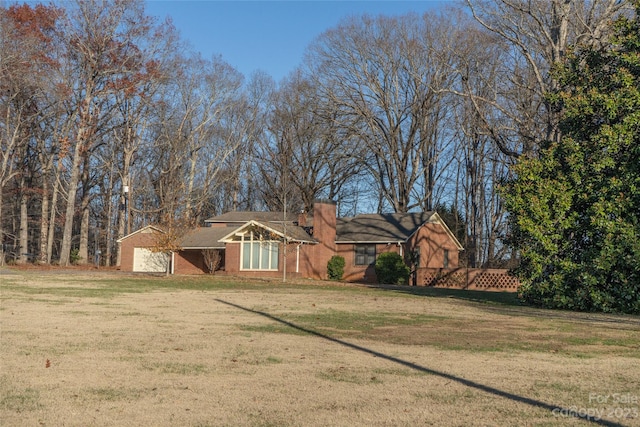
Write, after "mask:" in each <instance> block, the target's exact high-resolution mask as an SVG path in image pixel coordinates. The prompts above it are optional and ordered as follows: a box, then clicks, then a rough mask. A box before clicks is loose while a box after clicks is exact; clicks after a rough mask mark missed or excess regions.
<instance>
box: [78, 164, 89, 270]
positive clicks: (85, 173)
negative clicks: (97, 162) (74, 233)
mask: <svg viewBox="0 0 640 427" xmlns="http://www.w3.org/2000/svg"><path fill="white" fill-rule="evenodd" d="M89 179H90V177H89V156H85V157H84V164H83V166H82V201H81V202H80V213H81V220H80V242H79V245H78V264H81V265H85V264H87V263H88V262H89V202H90V201H91V196H90V191H89V187H90V183H89Z"/></svg>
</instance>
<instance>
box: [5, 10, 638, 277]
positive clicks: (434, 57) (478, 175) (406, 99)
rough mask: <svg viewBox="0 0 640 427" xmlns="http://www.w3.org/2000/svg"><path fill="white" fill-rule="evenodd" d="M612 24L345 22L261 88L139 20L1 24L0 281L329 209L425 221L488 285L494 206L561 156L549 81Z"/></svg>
mask: <svg viewBox="0 0 640 427" xmlns="http://www.w3.org/2000/svg"><path fill="white" fill-rule="evenodd" d="M623 13H627V14H630V13H632V11H631V9H630V7H629V4H628V3H627V2H625V1H619V0H581V1H579V0H527V1H525V0H498V1H494V0H491V1H489V0H466V2H465V3H464V4H461V8H460V9H456V8H452V7H447V8H442V9H440V10H437V11H434V12H429V13H426V14H423V15H418V14H408V15H404V16H393V17H389V16H354V17H351V18H348V19H345V20H344V21H342V22H341V23H340V24H339V25H338V26H336V27H335V28H330V29H327V31H326V32H325V33H323V34H321V35H319V37H318V38H317V39H316V40H315V41H314V42H313V43H312V44H311V45H310V46H309V47H308V50H307V53H306V57H305V60H304V61H303V63H302V64H300V66H299V68H298V69H296V70H294V71H292V73H291V74H290V75H289V76H288V77H287V78H285V79H284V80H283V81H281V82H275V81H274V80H273V79H272V78H271V77H270V76H268V75H266V74H264V73H256V74H254V75H251V76H243V75H242V74H240V73H239V72H238V71H237V70H235V69H234V68H233V67H232V66H230V65H229V64H227V63H226V62H225V61H224V59H223V58H220V57H213V58H202V57H201V56H200V55H199V54H197V53H195V52H192V51H190V49H189V48H188V47H187V46H186V45H185V44H184V43H183V41H182V40H180V38H179V36H178V35H177V33H176V31H175V29H174V28H173V27H172V26H171V24H170V22H161V21H159V20H158V19H155V18H153V17H150V16H148V15H147V14H146V13H145V10H144V3H143V2H141V1H138V0H117V1H116V0H113V1H106V2H103V1H94V0H88V1H84V0H83V1H79V0H78V1H75V2H70V3H63V4H57V5H48V6H45V5H31V4H26V5H17V4H16V5H12V6H9V7H3V8H1V9H0V98H1V99H0V142H1V144H2V151H1V153H0V166H1V169H0V236H1V237H2V247H1V248H0V251H1V252H0V262H5V261H7V260H9V261H12V262H18V263H25V262H30V261H33V262H40V263H52V262H56V263H60V264H64V265H66V264H68V263H70V262H71V261H72V258H73V261H74V262H80V263H87V262H99V263H101V264H106V265H114V264H118V263H119V261H120V254H119V253H118V245H116V243H115V242H116V240H117V239H118V238H120V237H123V236H124V235H126V234H128V233H129V232H132V231H135V230H137V229H139V228H140V227H142V226H144V225H148V224H158V225H161V226H163V227H164V228H165V229H168V230H172V229H179V228H180V227H178V225H179V224H194V225H195V224H201V223H202V221H203V220H204V219H206V218H207V217H209V216H211V215H216V214H220V213H223V212H226V211H229V210H263V209H272V210H282V209H287V210H288V211H300V210H309V209H311V207H312V204H313V200H314V199H316V198H329V199H334V200H336V201H337V203H338V211H339V214H340V215H347V216H348V215H353V214H356V213H360V212H408V211H415V210H438V211H439V212H441V214H442V215H443V216H444V217H446V218H448V220H449V221H450V222H451V224H450V225H451V226H452V228H454V229H456V230H457V232H458V233H459V234H458V235H459V237H460V239H461V240H463V241H464V243H465V246H466V248H467V251H466V252H465V253H466V254H467V256H466V259H467V260H468V262H469V264H470V265H500V264H502V263H504V262H505V260H507V259H509V258H510V257H511V254H508V253H506V250H505V247H504V245H503V244H502V238H503V237H504V235H505V234H506V232H507V230H506V229H505V223H506V221H505V218H504V215H505V214H504V210H503V208H502V205H501V200H500V198H499V197H498V195H497V193H496V187H497V185H498V184H499V183H500V181H501V180H502V179H504V178H505V177H508V176H509V174H510V165H511V164H512V163H513V161H514V159H515V158H517V157H518V156H522V155H526V156H535V155H537V150H538V147H539V144H540V142H541V141H543V140H548V139H554V138H559V137H560V135H559V130H558V128H557V120H558V113H559V112H557V111H554V110H553V109H552V108H551V107H550V105H549V104H548V102H547V94H548V93H549V92H550V91H553V90H555V89H556V88H557V82H556V81H554V79H553V76H552V74H551V72H550V71H551V69H552V67H553V66H554V64H556V63H558V62H562V61H563V60H564V59H565V58H566V56H567V53H568V52H569V51H570V49H571V47H572V46H573V45H575V44H591V45H593V46H602V45H603V44H604V43H606V40H607V35H608V34H609V32H610V31H611V24H612V21H613V20H614V19H615V17H616V16H618V15H619V14H623ZM174 237H175V240H176V241H177V240H179V236H174ZM211 261H212V262H213V261H214V260H211Z"/></svg>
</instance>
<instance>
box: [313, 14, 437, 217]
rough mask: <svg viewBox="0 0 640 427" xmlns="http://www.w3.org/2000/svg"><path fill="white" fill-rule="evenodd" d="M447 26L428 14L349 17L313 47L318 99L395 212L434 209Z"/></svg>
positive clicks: (325, 34) (324, 35)
mask: <svg viewBox="0 0 640 427" xmlns="http://www.w3.org/2000/svg"><path fill="white" fill-rule="evenodd" d="M446 27H447V25H446V23H445V22H444V19H443V17H442V16H432V15H425V16H424V17H423V18H420V17H419V16H417V15H406V16H402V17H393V18H389V17H382V16H380V17H377V18H371V17H367V16H365V17H362V18H352V19H351V20H348V21H345V22H343V23H342V24H341V25H340V26H338V27H337V28H335V29H332V30H329V31H327V32H326V33H324V34H323V35H322V36H321V37H320V38H319V39H318V40H317V41H316V43H315V44H314V45H312V47H311V48H310V52H309V54H310V56H309V58H310V61H311V66H312V73H313V75H314V76H315V78H316V80H317V84H318V87H319V88H320V89H321V91H322V92H321V93H322V95H323V96H324V97H325V98H326V99H328V100H330V101H331V103H332V105H334V106H335V107H336V109H337V110H336V111H337V120H338V121H339V123H340V125H341V126H342V127H344V128H345V129H348V130H349V133H350V134H353V135H355V136H357V138H358V140H359V143H360V144H362V145H363V146H364V147H366V150H367V155H366V156H365V157H363V158H361V159H360V160H361V162H362V164H363V165H364V166H365V167H366V168H367V170H368V172H369V173H370V174H371V176H372V177H373V179H374V181H375V182H376V184H377V186H378V188H379V190H380V194H381V196H382V197H383V200H384V202H385V203H388V206H389V207H390V208H391V209H392V210H394V211H396V212H406V211H408V210H410V209H412V208H415V207H418V206H420V207H426V208H430V205H431V204H432V201H431V199H432V196H433V190H434V186H435V175H436V171H435V168H436V167H437V162H438V154H439V153H440V152H441V150H442V144H443V143H444V135H442V134H441V133H440V132H438V131H437V129H438V128H440V127H441V126H443V123H442V120H444V117H445V115H446V111H445V108H444V106H443V104H442V103H443V98H445V97H446V96H447V94H446V93H445V92H444V91H443V88H445V87H447V85H448V82H447V80H448V78H449V77H448V74H447V67H446V66H447V64H446V57H444V56H442V52H443V51H442V49H441V48H442V43H443V42H445V41H446V37H447V35H446V32H445V31H444V29H445V28H446ZM436 28H437V29H436ZM381 208H382V207H381Z"/></svg>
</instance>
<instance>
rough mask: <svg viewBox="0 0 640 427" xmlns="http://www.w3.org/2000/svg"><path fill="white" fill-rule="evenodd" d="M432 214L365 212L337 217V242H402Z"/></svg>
mask: <svg viewBox="0 0 640 427" xmlns="http://www.w3.org/2000/svg"><path fill="white" fill-rule="evenodd" d="M432 216H433V212H415V213H405V214H397V213H396V214H366V215H358V216H355V217H353V218H338V220H337V224H336V241H337V242H371V243H373V242H379V243H382V242H400V241H402V242H404V241H406V240H407V239H408V238H409V237H411V235H412V234H413V233H415V232H416V231H417V230H418V228H420V226H421V225H422V224H424V223H425V222H427V221H429V219H430V218H431V217H432Z"/></svg>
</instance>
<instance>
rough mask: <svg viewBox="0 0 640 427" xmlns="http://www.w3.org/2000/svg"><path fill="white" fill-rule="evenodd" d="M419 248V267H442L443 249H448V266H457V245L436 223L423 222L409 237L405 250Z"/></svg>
mask: <svg viewBox="0 0 640 427" xmlns="http://www.w3.org/2000/svg"><path fill="white" fill-rule="evenodd" d="M418 247H419V248H420V267H429V268H442V267H444V251H445V250H447V251H449V268H457V267H458V247H457V246H456V245H455V243H454V242H453V241H452V240H451V237H450V236H449V234H448V233H447V232H446V230H445V229H444V227H443V226H442V225H441V224H438V223H427V224H424V225H423V226H422V227H420V229H419V230H418V231H417V232H416V233H415V234H414V235H413V236H412V237H411V239H409V242H408V245H407V250H409V251H411V250H414V249H415V248H418Z"/></svg>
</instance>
